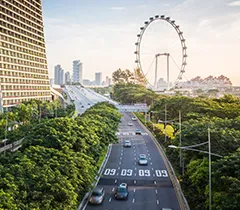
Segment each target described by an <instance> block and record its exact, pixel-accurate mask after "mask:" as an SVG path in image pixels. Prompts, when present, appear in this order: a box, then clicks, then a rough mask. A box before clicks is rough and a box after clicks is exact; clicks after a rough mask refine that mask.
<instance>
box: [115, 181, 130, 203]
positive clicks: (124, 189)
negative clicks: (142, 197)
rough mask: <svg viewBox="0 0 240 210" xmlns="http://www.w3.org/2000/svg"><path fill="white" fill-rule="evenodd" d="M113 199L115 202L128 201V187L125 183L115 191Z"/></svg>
mask: <svg viewBox="0 0 240 210" xmlns="http://www.w3.org/2000/svg"><path fill="white" fill-rule="evenodd" d="M114 197H115V198H116V199H117V200H127V199H128V185H127V184H126V183H121V184H120V185H119V186H118V187H117V189H116V190H115V193H114Z"/></svg>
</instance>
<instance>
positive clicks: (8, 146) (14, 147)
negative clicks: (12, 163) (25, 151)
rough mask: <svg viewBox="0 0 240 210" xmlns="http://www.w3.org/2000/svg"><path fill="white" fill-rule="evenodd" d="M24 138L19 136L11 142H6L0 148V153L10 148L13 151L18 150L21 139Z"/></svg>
mask: <svg viewBox="0 0 240 210" xmlns="http://www.w3.org/2000/svg"><path fill="white" fill-rule="evenodd" d="M23 139H24V138H21V139H20V140H18V141H15V142H13V143H12V144H7V145H6V146H5V147H1V148H0V153H1V152H3V151H4V150H5V151H6V150H11V152H15V151H16V150H18V149H19V148H20V147H21V146H22V145H21V144H22V141H23Z"/></svg>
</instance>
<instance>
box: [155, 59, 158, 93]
mask: <svg viewBox="0 0 240 210" xmlns="http://www.w3.org/2000/svg"><path fill="white" fill-rule="evenodd" d="M155 59H156V62H155V79H154V88H155V89H157V67H158V56H157V55H155Z"/></svg>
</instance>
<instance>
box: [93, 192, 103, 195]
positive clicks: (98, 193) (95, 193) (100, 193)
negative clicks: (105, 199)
mask: <svg viewBox="0 0 240 210" xmlns="http://www.w3.org/2000/svg"><path fill="white" fill-rule="evenodd" d="M92 195H93V196H101V195H102V192H101V191H93V193H92Z"/></svg>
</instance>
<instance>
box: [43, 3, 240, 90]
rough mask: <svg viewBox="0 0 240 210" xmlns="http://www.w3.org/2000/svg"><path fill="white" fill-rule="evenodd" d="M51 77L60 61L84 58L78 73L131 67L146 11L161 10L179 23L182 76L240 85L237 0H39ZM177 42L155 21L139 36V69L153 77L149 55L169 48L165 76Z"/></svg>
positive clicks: (174, 70)
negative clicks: (183, 45) (225, 79)
mask: <svg viewBox="0 0 240 210" xmlns="http://www.w3.org/2000/svg"><path fill="white" fill-rule="evenodd" d="M42 4H43V19H44V32H45V41H46V49H47V61H48V68H49V74H50V78H53V75H54V73H53V72H54V66H55V65H57V64H61V66H62V68H63V69H64V70H65V71H70V72H72V61H73V60H81V62H82V63H83V78H84V79H90V80H94V76H95V72H102V74H103V79H104V78H105V77H106V76H111V75H112V72H114V71H115V70H117V69H118V68H121V69H123V70H124V69H130V70H133V69H134V68H135V67H136V64H135V55H134V51H135V42H136V41H137V34H138V33H139V32H140V27H141V26H144V22H145V21H146V20H148V19H149V17H152V16H155V15H165V16H169V17H171V19H172V20H175V22H176V24H177V25H179V26H180V30H181V31H182V32H183V36H184V38H185V40H186V46H187V55H188V57H187V66H186V72H185V73H184V75H183V80H189V79H191V78H194V77H196V76H201V77H202V78H205V77H207V76H209V75H212V76H220V75H222V74H223V75H225V76H227V77H229V78H230V79H231V81H232V83H233V85H240V0H101V1H99V0H50V1H49V0H42ZM181 49H182V48H181V42H180V40H179V37H178V35H177V33H176V31H175V30H174V28H173V27H172V26H171V25H170V24H169V23H167V22H165V21H162V20H159V21H154V22H153V23H151V24H150V25H149V27H148V28H147V29H146V31H145V33H144V35H143V37H142V42H141V54H140V55H141V63H142V66H143V72H144V73H145V74H146V75H147V77H148V79H149V80H150V82H152V81H153V77H154V65H155V64H154V56H155V54H157V53H170V62H169V64H170V80H171V81H172V82H174V81H175V80H176V78H177V75H178V73H179V66H181V56H182V54H181V53H182V51H181ZM158 77H162V78H164V79H166V58H164V57H159V59H158Z"/></svg>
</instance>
